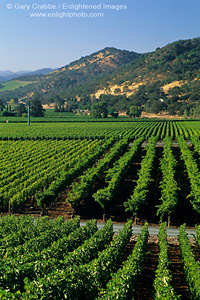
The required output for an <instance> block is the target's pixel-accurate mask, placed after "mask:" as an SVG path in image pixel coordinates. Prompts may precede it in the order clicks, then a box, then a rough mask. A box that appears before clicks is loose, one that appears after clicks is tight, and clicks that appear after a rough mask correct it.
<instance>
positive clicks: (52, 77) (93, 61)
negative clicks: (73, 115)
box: [0, 48, 140, 99]
mask: <svg viewBox="0 0 200 300" xmlns="http://www.w3.org/2000/svg"><path fill="white" fill-rule="evenodd" d="M139 56H140V54H138V53H135V52H130V51H126V50H118V49H115V48H105V49H103V50H101V51H98V52H96V53H93V54H91V55H89V56H85V57H82V58H80V59H79V60H77V61H75V62H72V63H70V64H69V65H66V66H64V67H62V68H60V69H58V70H55V71H53V72H51V73H48V74H47V75H40V74H39V75H38V73H37V75H36V74H30V75H26V76H23V77H22V76H21V77H18V78H16V79H17V80H21V81H23V82H24V81H29V82H31V81H32V82H33V83H32V84H29V85H26V87H23V88H19V89H16V91H12V92H11V93H10V92H7V93H6V92H4V94H3V95H2V96H3V97H5V98H6V99H7V98H10V97H11V98H13V97H17V98H21V97H24V96H25V95H26V94H28V93H32V92H39V93H42V94H44V95H48V96H51V95H54V94H57V93H59V94H60V95H61V96H62V97H64V96H65V95H66V94H67V93H68V90H69V89H71V88H75V89H76V88H77V87H78V86H79V85H81V84H85V83H86V82H87V83H88V82H90V81H91V80H94V79H95V80H97V81H99V80H100V79H101V78H103V77H104V76H105V75H108V74H110V73H112V72H113V71H115V70H117V69H118V68H119V67H121V66H123V65H125V64H127V63H129V62H131V61H133V60H134V59H137V58H138V57H139ZM0 92H1V90H0ZM65 97H66V96H65Z"/></svg>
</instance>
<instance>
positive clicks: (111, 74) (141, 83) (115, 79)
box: [0, 38, 200, 116]
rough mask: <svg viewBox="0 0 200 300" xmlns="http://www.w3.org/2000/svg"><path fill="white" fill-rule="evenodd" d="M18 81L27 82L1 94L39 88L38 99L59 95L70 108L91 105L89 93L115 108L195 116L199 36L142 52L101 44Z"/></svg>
mask: <svg viewBox="0 0 200 300" xmlns="http://www.w3.org/2000/svg"><path fill="white" fill-rule="evenodd" d="M0 75H1V74H0ZM18 80H19V81H20V80H21V81H23V82H27V83H28V84H27V85H26V86H24V87H19V88H17V89H15V90H12V91H2V92H1V89H0V98H2V99H4V100H8V99H10V98H14V97H16V98H18V99H20V98H23V97H26V96H27V95H32V93H34V92H38V93H39V94H40V95H41V97H42V101H43V103H50V102H55V99H56V97H57V96H60V97H61V98H62V99H65V101H66V100H67V99H74V102H73V107H75V108H79V109H86V108H90V105H91V103H90V101H89V100H88V97H89V98H90V99H95V98H97V99H101V100H105V101H107V103H108V106H110V108H111V107H112V108H113V110H115V111H124V110H127V108H128V107H130V106H131V105H132V106H137V107H138V106H139V107H141V108H142V110H144V111H146V112H153V113H157V112H160V111H163V112H168V113H171V114H175V113H177V112H178V113H179V114H180V115H183V114H184V115H185V116H187V115H191V114H192V115H197V114H198V115H199V116H200V108H199V103H200V38H194V39H188V40H179V41H176V42H173V43H170V44H168V45H166V46H164V47H162V48H157V49H156V50H155V51H153V52H149V53H144V54H139V53H135V52H130V51H126V50H118V49H115V48H105V49H103V50H100V51H98V52H96V53H93V54H91V55H89V56H85V57H82V58H80V59H79V60H77V61H75V62H72V63H70V64H69V65H66V66H64V67H62V68H60V69H58V70H54V71H52V72H50V73H48V74H45V75H43V74H39V75H38V74H30V75H27V76H25V77H20V78H18ZM81 99H85V100H84V101H83V102H82V104H81V101H80V100H81ZM77 100H78V102H79V103H76V101H77ZM83 103H84V104H83ZM198 110H199V112H198Z"/></svg>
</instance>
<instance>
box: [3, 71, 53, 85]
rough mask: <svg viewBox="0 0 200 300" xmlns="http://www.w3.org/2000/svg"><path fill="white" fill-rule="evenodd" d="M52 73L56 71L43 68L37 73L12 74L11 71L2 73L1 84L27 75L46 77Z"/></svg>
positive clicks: (19, 72)
mask: <svg viewBox="0 0 200 300" xmlns="http://www.w3.org/2000/svg"><path fill="white" fill-rule="evenodd" d="M52 71H54V69H50V68H43V69H39V70H36V71H18V72H12V71H10V70H7V71H0V82H5V81H8V80H12V79H15V78H19V77H21V76H26V75H45V74H47V73H50V72H52Z"/></svg>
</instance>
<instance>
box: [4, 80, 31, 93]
mask: <svg viewBox="0 0 200 300" xmlns="http://www.w3.org/2000/svg"><path fill="white" fill-rule="evenodd" d="M30 83H33V82H30V81H19V80H11V81H7V82H4V83H1V85H2V86H3V87H2V88H0V91H1V92H3V91H11V90H15V89H17V88H19V87H23V86H25V85H27V84H30Z"/></svg>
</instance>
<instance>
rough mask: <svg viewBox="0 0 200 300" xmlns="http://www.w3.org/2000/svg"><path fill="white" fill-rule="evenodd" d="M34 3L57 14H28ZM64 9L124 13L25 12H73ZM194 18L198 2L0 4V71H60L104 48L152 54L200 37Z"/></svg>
mask: <svg viewBox="0 0 200 300" xmlns="http://www.w3.org/2000/svg"><path fill="white" fill-rule="evenodd" d="M33 4H38V5H43V4H50V5H56V9H52V10H50V9H46V10H45V9H33V7H32V5H33ZM67 4H76V5H77V4H84V5H89V4H93V5H99V4H101V8H102V7H103V4H107V5H125V6H127V9H121V10H109V9H104V10H103V9H101V10H97V9H96V10H92V11H91V10H84V12H87V13H91V12H92V13H93V12H101V13H104V17H99V18H89V17H88V18H80V17H79V18H68V17H63V18H59V17H54V18H53V17H46V18H44V17H43V18H33V17H32V18H31V17H30V13H52V12H53V13H56V12H57V14H61V13H62V12H65V13H67V12H74V11H73V10H71V11H68V10H66V9H63V5H67ZM7 5H8V7H9V9H8V8H7ZM9 5H10V6H9ZM20 5H30V8H29V10H26V9H21V8H19V7H21V6H20ZM59 5H60V7H59ZM10 7H12V8H10ZM77 12H79V13H81V12H82V11H81V10H80V11H76V13H77ZM199 14H200V1H199V0H115V1H113V0H104V1H101V0H82V1H79V0H74V1H73V0H72V1H70V0H46V1H44V0H1V3H0V40H1V46H0V70H1V71H2V70H12V71H19V70H36V69H40V68H44V67H52V68H56V67H61V66H64V65H66V64H68V63H70V62H72V61H74V60H76V59H79V58H80V57H81V56H85V55H89V54H91V53H93V52H95V51H98V50H100V49H103V48H105V47H116V48H119V49H127V50H130V51H135V52H140V53H143V52H149V51H153V50H155V49H156V48H157V47H162V46H164V45H166V44H168V43H171V42H173V41H176V40H179V39H188V38H194V37H198V36H200V32H199V31H200V18H199Z"/></svg>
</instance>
